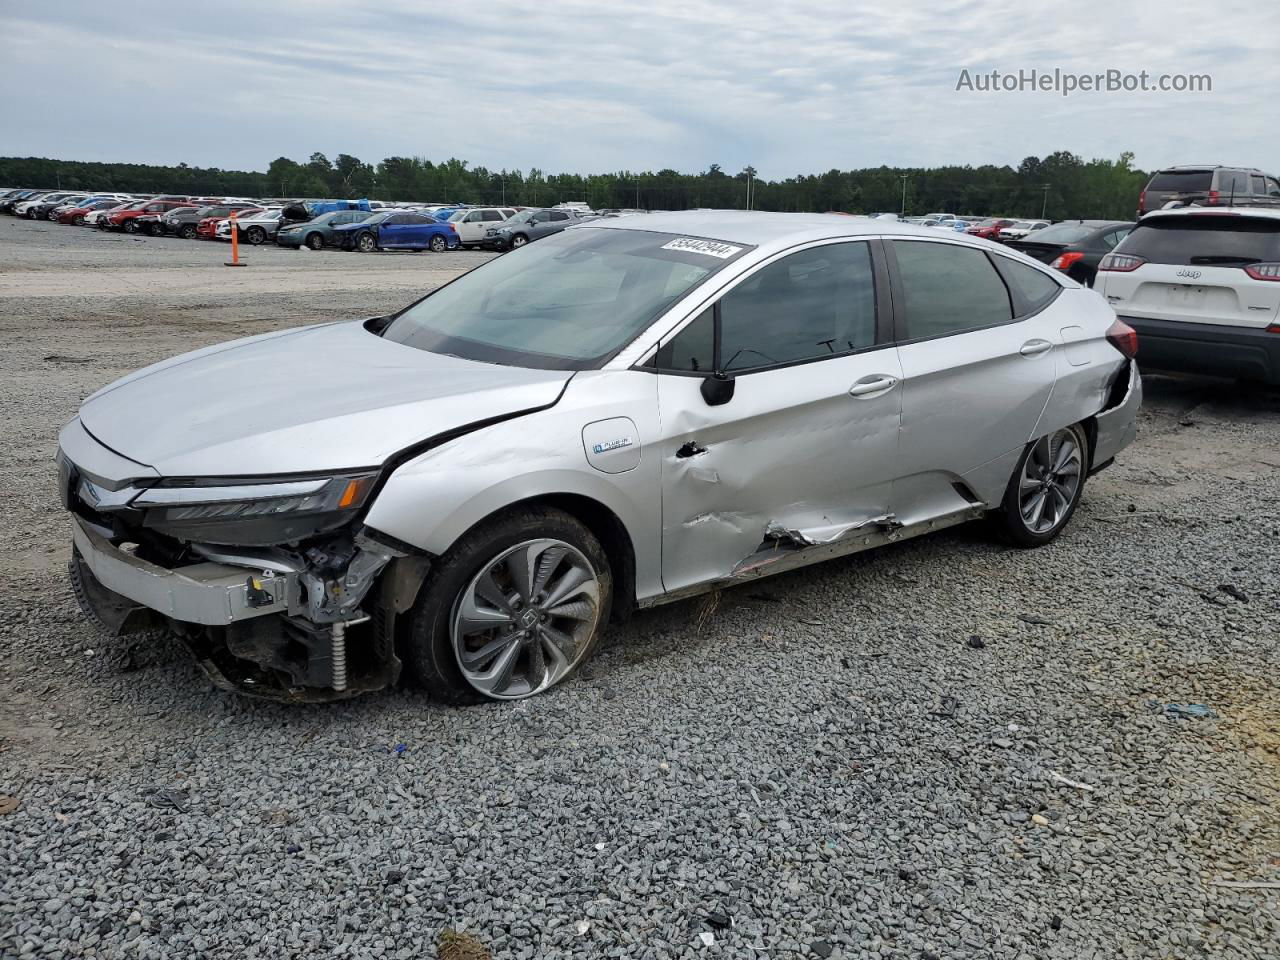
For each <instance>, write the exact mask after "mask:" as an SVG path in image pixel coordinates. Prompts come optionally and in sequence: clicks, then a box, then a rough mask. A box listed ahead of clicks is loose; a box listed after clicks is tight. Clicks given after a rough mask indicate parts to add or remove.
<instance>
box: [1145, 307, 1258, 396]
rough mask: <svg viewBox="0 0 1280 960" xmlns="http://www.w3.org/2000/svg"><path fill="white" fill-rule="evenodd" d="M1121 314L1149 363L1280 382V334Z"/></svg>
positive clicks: (1169, 367)
mask: <svg viewBox="0 0 1280 960" xmlns="http://www.w3.org/2000/svg"><path fill="white" fill-rule="evenodd" d="M1120 319H1121V320H1123V321H1124V322H1125V323H1127V324H1128V325H1129V326H1131V327H1133V329H1134V330H1136V331H1138V350H1139V354H1138V355H1139V357H1140V359H1141V360H1142V365H1143V366H1144V367H1148V368H1151V369H1156V370H1176V371H1179V372H1183V373H1200V374H1206V375H1208V376H1214V377H1241V378H1244V379H1248V380H1260V381H1262V382H1264V383H1268V384H1270V385H1272V386H1280V334H1276V333H1268V332H1267V331H1266V330H1265V329H1261V328H1255V327H1232V326H1223V325H1221V324H1214V323H1184V322H1182V321H1180V320H1158V319H1153V318H1151V317H1128V316H1124V315H1121V317H1120Z"/></svg>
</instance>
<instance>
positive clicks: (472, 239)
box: [449, 207, 517, 247]
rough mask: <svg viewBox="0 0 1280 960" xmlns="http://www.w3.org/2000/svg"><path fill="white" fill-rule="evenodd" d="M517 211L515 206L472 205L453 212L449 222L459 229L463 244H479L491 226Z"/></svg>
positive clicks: (512, 215) (503, 220)
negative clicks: (467, 208) (466, 208)
mask: <svg viewBox="0 0 1280 960" xmlns="http://www.w3.org/2000/svg"><path fill="white" fill-rule="evenodd" d="M516 213H517V211H516V210H515V208H514V207H472V208H471V209H470V210H458V211H457V212H455V213H453V214H452V215H451V216H450V217H449V223H452V224H453V225H454V228H455V229H456V230H457V231H458V242H459V243H461V244H462V246H464V247H470V246H479V245H480V243H481V242H482V241H483V240H484V238H485V234H486V233H487V232H488V231H489V229H490V228H491V227H496V226H497V225H498V224H500V223H503V222H505V221H507V220H510V219H511V218H512V217H514V216H515V215H516Z"/></svg>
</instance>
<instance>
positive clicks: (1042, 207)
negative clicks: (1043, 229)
mask: <svg viewBox="0 0 1280 960" xmlns="http://www.w3.org/2000/svg"><path fill="white" fill-rule="evenodd" d="M1040 189H1041V190H1043V191H1044V202H1043V203H1041V204H1040V219H1041V220H1043V219H1044V215H1045V214H1046V213H1048V212H1049V184H1047V183H1042V184H1041V185H1040Z"/></svg>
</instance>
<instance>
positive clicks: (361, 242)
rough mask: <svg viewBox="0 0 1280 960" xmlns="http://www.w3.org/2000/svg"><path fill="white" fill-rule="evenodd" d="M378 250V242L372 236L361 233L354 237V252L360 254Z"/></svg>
mask: <svg viewBox="0 0 1280 960" xmlns="http://www.w3.org/2000/svg"><path fill="white" fill-rule="evenodd" d="M377 248H378V241H377V240H375V239H373V234H371V233H362V234H360V236H358V237H356V250H358V251H359V252H360V253H372V252H373V251H374V250H376V249H377Z"/></svg>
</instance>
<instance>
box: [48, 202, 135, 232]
mask: <svg viewBox="0 0 1280 960" xmlns="http://www.w3.org/2000/svg"><path fill="white" fill-rule="evenodd" d="M125 202H126V201H123V200H95V201H94V202H93V203H87V204H85V205H84V206H83V207H71V208H69V209H67V210H63V211H62V212H61V213H59V214H58V223H74V224H75V225H76V226H77V227H82V226H84V218H85V216H86V215H87V214H90V213H92V212H93V211H94V210H109V209H110V208H111V207H119V206H123V205H124V204H125Z"/></svg>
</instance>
